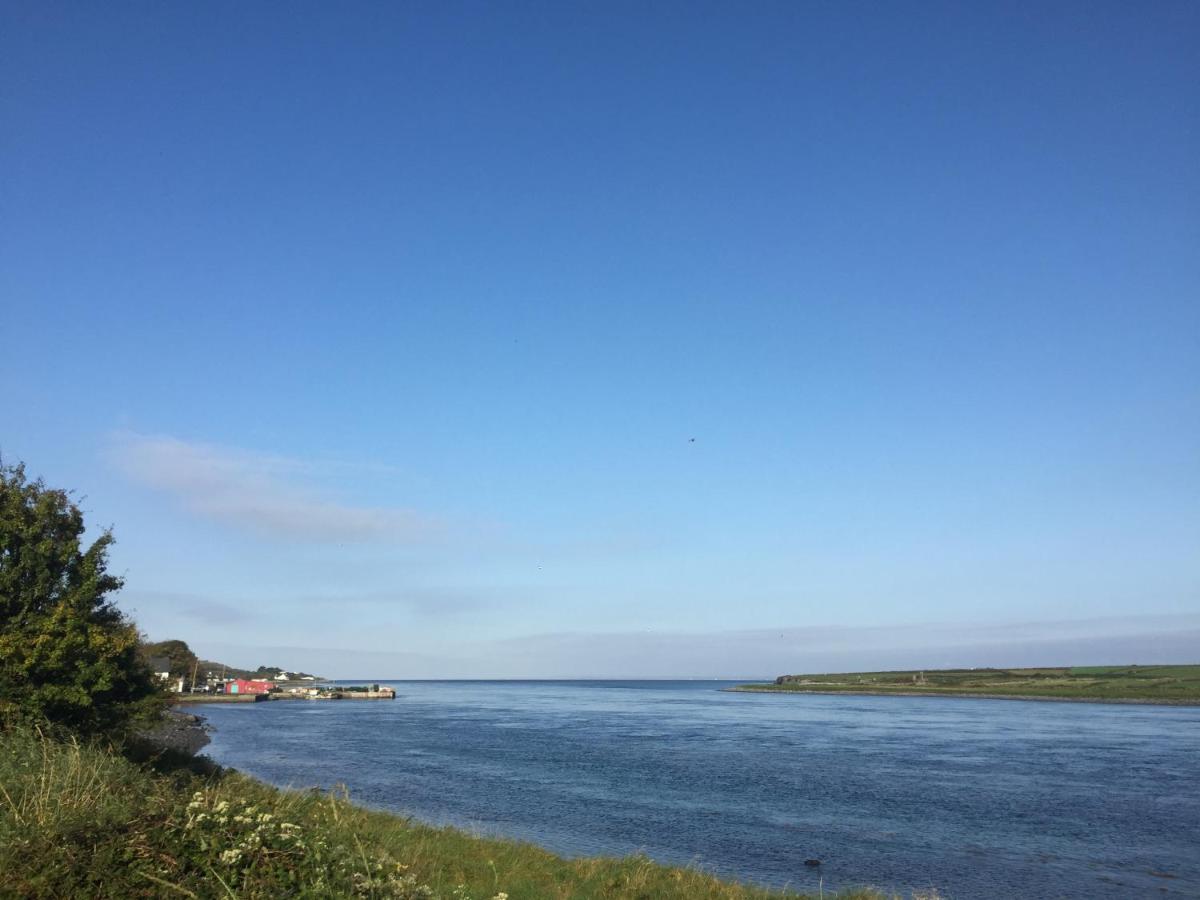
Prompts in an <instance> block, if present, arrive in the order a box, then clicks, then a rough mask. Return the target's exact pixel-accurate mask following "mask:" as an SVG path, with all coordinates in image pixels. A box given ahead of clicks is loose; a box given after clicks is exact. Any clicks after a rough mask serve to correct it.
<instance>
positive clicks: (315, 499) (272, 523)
mask: <svg viewBox="0 0 1200 900" xmlns="http://www.w3.org/2000/svg"><path fill="white" fill-rule="evenodd" d="M111 457H112V459H113V461H114V462H115V463H116V464H117V466H118V467H119V468H120V470H121V471H122V472H124V473H125V475H126V476H127V477H129V478H130V479H132V480H133V481H135V482H137V483H139V484H142V485H144V486H146V487H149V488H152V489H154V490H157V491H161V492H162V493H164V494H167V495H169V496H171V497H173V498H174V499H175V500H177V501H178V502H179V503H180V504H181V505H182V506H183V508H184V509H186V510H188V511H189V512H191V513H194V514H196V515H199V516H203V517H204V518H207V519H211V520H213V521H217V522H222V523H225V524H228V525H233V526H236V527H239V528H244V529H248V530H251V531H255V532H258V533H260V534H265V535H268V536H273V537H280V538H288V539H303V540H312V541H329V542H346V541H414V540H420V539H424V538H427V537H429V536H431V535H433V534H435V533H436V532H438V531H439V530H440V527H441V526H440V523H438V522H437V521H436V520H435V519H433V518H430V517H425V516H422V515H419V514H417V513H415V512H412V511H410V510H405V509H397V508H392V507H375V506H357V505H353V504H349V503H344V502H341V501H339V500H338V499H336V498H335V497H332V496H329V495H328V493H326V492H324V491H322V490H320V489H319V488H317V487H315V486H313V484H312V476H313V471H312V467H311V466H309V465H307V464H305V463H303V462H301V461H298V460H294V459H289V458H287V457H280V456H270V455H265V454H257V453H251V452H248V451H244V450H237V449H233V448H227V447H219V446H215V445H212V444H204V443H196V442H191V441H184V440H180V439H178V438H174V437H169V436H162V435H146V434H139V433H136V432H123V433H121V434H118V435H116V436H114V439H113V442H112V447H111Z"/></svg>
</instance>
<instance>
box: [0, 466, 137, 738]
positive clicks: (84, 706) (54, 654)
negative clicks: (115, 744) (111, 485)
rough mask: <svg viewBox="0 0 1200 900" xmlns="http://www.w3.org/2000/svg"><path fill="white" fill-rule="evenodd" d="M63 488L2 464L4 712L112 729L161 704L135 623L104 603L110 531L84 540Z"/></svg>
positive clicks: (0, 686)
mask: <svg viewBox="0 0 1200 900" xmlns="http://www.w3.org/2000/svg"><path fill="white" fill-rule="evenodd" d="M83 532H84V524H83V514H82V513H81V512H80V510H79V507H78V506H76V505H75V504H74V503H73V502H72V501H71V498H70V495H69V494H68V493H67V492H66V491H61V490H51V489H50V488H47V487H46V486H45V485H44V484H43V483H42V482H41V481H40V480H39V481H28V480H27V479H26V478H25V469H24V466H20V465H17V466H3V465H0V714H3V715H6V716H9V717H12V716H19V717H21V718H24V719H26V720H28V721H38V720H45V721H48V722H50V723H53V724H54V725H56V726H59V727H63V728H67V729H71V730H73V731H75V732H78V733H80V734H102V733H105V734H113V733H117V732H120V731H122V730H124V729H125V728H126V727H127V726H128V725H129V724H130V722H131V721H132V720H133V719H135V718H137V717H139V716H140V715H143V714H150V713H151V712H152V711H153V709H154V708H156V707H159V706H161V693H160V691H159V689H158V687H157V686H156V685H155V684H154V682H153V680H152V678H151V675H150V672H149V671H148V669H147V668H146V666H145V665H144V664H143V663H142V661H141V660H140V658H139V654H138V633H137V629H136V628H135V627H134V626H133V625H132V624H131V623H130V622H129V621H127V620H126V619H125V617H124V616H123V615H122V614H121V611H120V610H118V609H117V608H116V606H115V605H114V604H113V603H112V601H111V600H110V595H111V594H112V593H113V592H114V591H116V590H118V589H119V588H120V587H121V579H119V578H117V577H115V576H113V575H111V574H109V572H108V548H109V546H110V545H111V544H112V541H113V538H112V535H111V534H110V533H108V532H105V533H104V534H102V535H100V537H99V538H97V539H96V540H95V541H94V542H93V543H92V544H91V546H90V547H88V548H86V549H84V548H83V546H82V544H81V543H80V539H81V538H82V536H83Z"/></svg>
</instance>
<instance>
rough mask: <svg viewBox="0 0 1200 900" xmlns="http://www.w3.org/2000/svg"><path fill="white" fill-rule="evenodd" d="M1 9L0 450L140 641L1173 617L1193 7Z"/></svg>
mask: <svg viewBox="0 0 1200 900" xmlns="http://www.w3.org/2000/svg"><path fill="white" fill-rule="evenodd" d="M0 11H2V13H3V23H4V24H3V27H0V83H2V84H3V85H4V88H3V91H2V94H0V116H2V118H0V170H2V171H3V172H4V173H5V175H4V178H3V183H2V185H0V203H2V207H0V208H2V210H3V214H2V215H0V312H2V318H0V330H2V336H0V347H2V352H0V383H2V384H3V385H4V387H5V390H4V401H3V403H2V404H0V450H2V451H3V454H4V456H5V459H6V460H9V461H13V460H17V459H23V460H25V461H26V463H27V464H28V466H29V468H30V469H31V470H32V471H33V472H34V473H38V474H41V475H43V476H44V477H45V478H46V479H47V481H49V482H50V483H51V484H54V485H62V486H71V487H74V488H76V489H77V490H78V491H79V492H80V494H81V495H82V496H83V497H84V501H83V505H84V507H85V509H86V510H87V513H88V515H89V519H90V521H91V522H93V523H95V524H96V525H97V526H99V525H105V524H111V525H112V526H113V528H114V530H115V533H116V536H117V539H118V544H117V546H116V548H115V549H114V553H113V562H114V566H115V568H116V569H118V570H119V571H121V572H123V573H124V574H125V575H126V577H127V588H126V590H125V592H124V593H123V596H122V605H123V606H124V607H125V608H126V609H129V610H130V611H131V612H133V614H134V615H135V616H136V618H137V620H138V622H139V623H140V624H141V625H142V627H143V628H144V629H145V630H146V631H147V632H149V633H150V634H151V635H152V636H153V637H155V638H165V637H182V638H185V639H187V640H189V642H191V643H192V644H193V646H195V647H196V648H197V649H198V650H199V651H200V652H201V653H203V654H205V655H209V656H221V657H222V658H227V659H228V661H230V662H234V663H242V664H252V665H257V664H258V663H260V662H263V663H274V664H279V665H285V666H293V667H303V666H305V665H311V666H321V667H323V671H324V673H325V674H329V675H353V676H356V675H372V676H377V677H383V676H388V675H421V676H425V675H429V676H439V675H446V676H456V675H620V674H629V675H640V674H655V675H697V676H719V675H735V676H736V675H758V674H763V675H772V674H776V670H777V669H780V670H789V671H805V670H808V669H810V668H813V667H829V666H837V665H844V666H847V667H852V668H854V667H862V666H872V665H875V664H880V665H882V664H884V662H885V661H886V664H889V665H899V664H905V665H908V664H912V665H935V664H939V663H943V662H945V663H952V664H968V665H969V664H982V663H983V662H991V663H1002V664H1003V663H1009V664H1016V663H1020V662H1035V663H1052V662H1057V661H1079V662H1107V661H1110V659H1109V658H1110V657H1116V658H1115V660H1112V661H1118V662H1128V661H1132V660H1127V659H1125V658H1124V657H1125V656H1127V655H1128V656H1137V657H1138V658H1139V661H1143V662H1150V661H1154V659H1155V658H1159V657H1161V658H1170V659H1179V658H1180V657H1181V655H1186V654H1187V652H1188V650H1189V648H1194V647H1195V646H1198V645H1200V553H1198V552H1197V548H1198V547H1200V253H1197V252H1196V248H1197V246H1200V174H1198V169H1197V167H1196V165H1195V160H1196V159H1200V127H1198V125H1197V123H1200V87H1198V85H1200V77H1198V75H1200V72H1198V71H1197V65H1196V60H1195V47H1196V44H1197V40H1198V39H1200V8H1198V7H1197V6H1196V5H1195V4H1194V3H1168V2H1164V3H1155V4H1149V5H1145V4H1143V5H1130V4H1116V3H1092V2H1089V3H1058V4H1053V5H1046V4H1015V3H1014V4H990V5H989V4H975V3H971V4H967V3H957V4H937V3H923V4H916V3H911V4H886V5H885V4H855V3H827V4H817V3H796V4H784V3H778V4H765V3H764V4H757V5H754V6H752V7H747V6H745V5H739V4H654V5H647V4H550V3H545V4H525V3H523V4H490V5H485V4H481V3H480V4H452V3H440V4H424V5H421V4H409V5H403V6H401V5H396V4H359V5H356V6H354V7H352V8H337V7H335V6H331V5H328V4H317V3H296V4H289V5H288V6H287V7H286V8H283V7H270V6H247V5H244V4H233V3H217V4H205V5H189V4H149V3H129V4H117V5H105V6H104V7H103V8H101V7H98V6H95V5H87V4H67V5H64V4H57V3H38V4H14V3H4V4H3V5H2V6H0ZM830 629H833V631H831V630H830ZM834 633H836V634H838V635H842V636H843V637H839V638H837V639H836V640H835V639H833V638H831V637H830V635H831V634H834ZM901 634H903V635H905V637H904V638H903V639H901V638H900V637H898V636H899V635H901ZM845 635H851V636H852V637H851V638H845ZM1097 642H1099V643H1097ZM838 647H840V648H841V650H837V649H836V648H838ZM985 647H986V648H987V649H983V648H985ZM719 648H726V650H727V652H723V651H721V650H720V649H719ZM837 653H841V655H840V656H838V655H837ZM831 654H832V655H831ZM905 654H907V655H905ZM1191 656H1193V657H1194V656H1195V652H1194V650H1192V652H1191ZM267 657H269V658H267ZM984 657H987V658H986V659H984ZM1046 657H1053V658H1046ZM1068 657H1071V658H1070V659H1068ZM1099 657H1105V658H1103V659H1101V658H1099ZM364 670H365V671H364Z"/></svg>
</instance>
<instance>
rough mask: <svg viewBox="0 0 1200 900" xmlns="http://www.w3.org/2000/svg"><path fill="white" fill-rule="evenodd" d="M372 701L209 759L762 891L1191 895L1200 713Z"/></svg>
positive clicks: (933, 702)
mask: <svg viewBox="0 0 1200 900" xmlns="http://www.w3.org/2000/svg"><path fill="white" fill-rule="evenodd" d="M389 683H390V684H392V685H393V686H394V687H395V688H396V690H397V692H398V696H397V699H396V700H395V701H394V702H388V701H372V702H368V701H340V702H302V701H299V702H293V703H257V704H253V705H244V706H242V705H239V706H211V707H206V708H204V709H203V710H202V712H203V713H204V714H205V715H206V716H208V718H209V720H210V722H211V723H212V724H213V725H215V726H216V728H217V731H216V733H215V734H214V735H213V743H212V744H211V746H210V747H209V748H208V752H209V753H210V754H211V755H212V756H213V758H214V759H216V760H217V761H218V762H220V763H223V764H226V765H230V766H234V767H236V768H238V769H241V770H243V771H245V772H247V773H249V774H252V775H255V776H257V777H259V778H262V779H264V780H266V781H270V782H272V783H274V784H278V785H283V786H289V785H290V786H295V787H307V786H314V785H319V786H324V787H328V786H333V785H335V784H339V783H340V784H345V785H347V786H348V787H349V789H350V792H351V796H352V797H354V798H355V799H356V800H358V801H359V802H361V803H365V804H367V805H370V806H375V807H380V808H385V809H389V810H394V811H397V812H401V813H405V814H408V815H412V816H414V817H416V818H419V819H423V820H425V821H429V822H435V823H439V824H453V825H458V826H462V827H466V828H469V829H473V830H476V831H479V832H482V833H489V834H497V835H503V836H507V837H515V838H521V839H526V840H529V841H533V842H535V843H537V844H540V845H542V846H544V847H548V848H550V849H552V850H554V851H556V852H558V853H562V854H568V855H594V854H624V853H630V852H633V851H637V850H641V851H644V852H645V853H647V854H649V855H650V856H651V857H653V858H655V859H657V860H661V861H664V862H673V863H696V864H698V865H701V866H703V867H705V868H706V869H708V870H710V871H714V872H716V873H718V874H720V875H722V876H725V877H731V878H737V879H742V880H749V881H755V882H758V883H762V884H769V885H774V886H783V885H787V886H790V887H793V888H797V889H805V890H807V889H811V890H814V891H815V890H816V889H817V886H818V880H819V879H823V880H824V887H825V889H826V890H828V889H838V888H845V887H851V886H857V885H865V884H870V885H876V886H879V887H883V888H887V889H892V890H896V891H903V892H906V893H907V892H909V891H912V890H919V889H927V888H930V887H936V888H937V889H938V890H939V891H940V893H941V894H942V896H943V897H947V898H951V900H958V898H962V900H969V898H992V897H999V896H1008V897H1014V896H1019V897H1089V898H1091V897H1096V898H1100V897H1113V898H1127V897H1140V896H1156V897H1200V708H1195V707H1191V708H1188V707H1149V706H1111V705H1099V704H1068V703H1030V702H1020V701H1006V700H976V699H957V698H941V697H850V696H819V695H808V696H797V695H755V694H733V693H722V692H720V691H719V690H718V688H719V687H722V686H724V685H723V684H722V683H714V682H696V681H688V682H661V681H657V682H655V681H651V682H621V681H608V682H603V681H588V682H461V681H460V682H404V681H399V682H389ZM814 857H815V858H818V859H821V860H822V861H823V865H822V866H821V867H820V869H819V870H814V869H809V868H807V867H805V865H804V860H805V859H809V858H814Z"/></svg>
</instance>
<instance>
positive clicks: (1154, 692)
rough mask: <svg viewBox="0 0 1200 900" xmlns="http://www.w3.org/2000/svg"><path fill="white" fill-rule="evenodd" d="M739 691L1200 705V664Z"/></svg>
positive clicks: (983, 672)
mask: <svg viewBox="0 0 1200 900" xmlns="http://www.w3.org/2000/svg"><path fill="white" fill-rule="evenodd" d="M737 690H744V691H770V692H794V693H830V692H844V693H873V694H966V695H977V696H1007V697H1028V698H1031V699H1037V698H1042V699H1062V700H1095V701H1141V702H1152V703H1191V704H1200V665H1193V666H1083V667H1076V668H1039V669H940V670H931V669H927V670H925V671H924V672H917V671H908V672H843V673H838V674H823V675H783V676H780V678H779V679H777V680H776V682H775V683H774V684H747V685H741V686H740V687H738V688H737Z"/></svg>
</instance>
